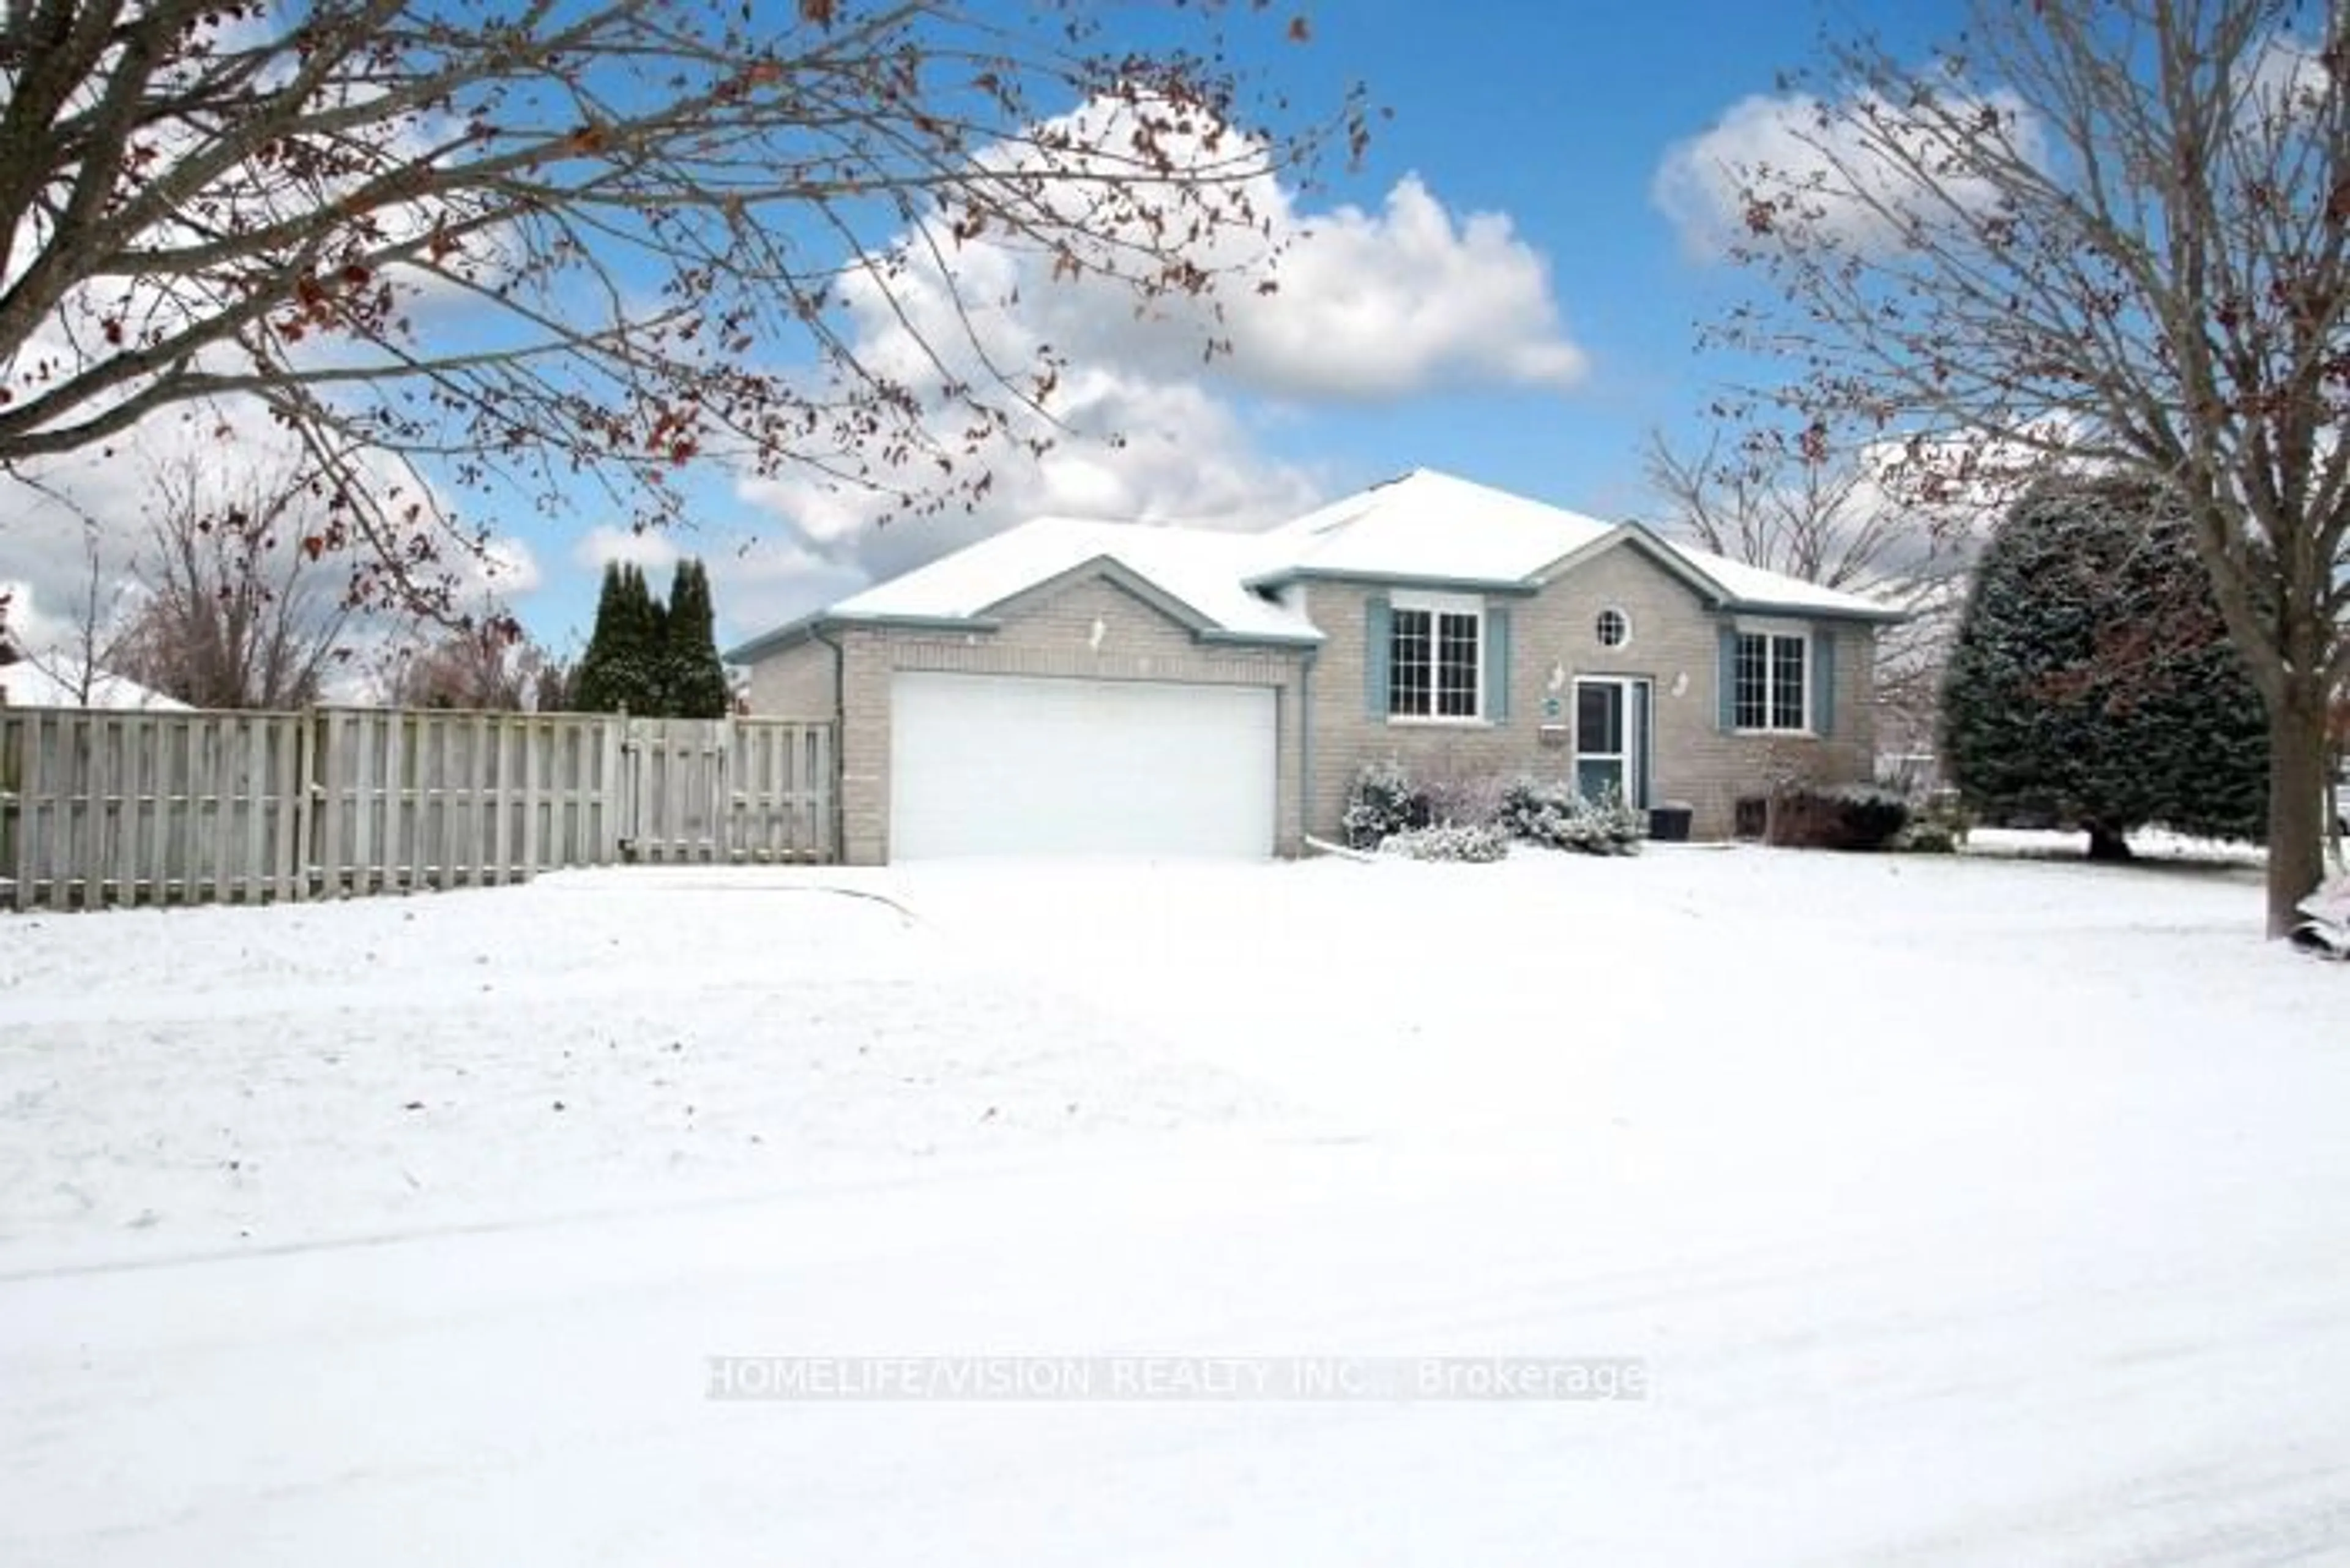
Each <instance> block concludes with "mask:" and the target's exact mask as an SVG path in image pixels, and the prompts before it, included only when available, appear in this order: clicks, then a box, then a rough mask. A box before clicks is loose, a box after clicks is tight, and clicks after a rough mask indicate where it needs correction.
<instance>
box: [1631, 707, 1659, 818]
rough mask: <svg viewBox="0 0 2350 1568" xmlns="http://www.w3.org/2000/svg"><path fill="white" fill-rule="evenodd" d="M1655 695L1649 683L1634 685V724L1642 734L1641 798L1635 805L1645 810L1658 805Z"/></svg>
mask: <svg viewBox="0 0 2350 1568" xmlns="http://www.w3.org/2000/svg"><path fill="white" fill-rule="evenodd" d="M1654 695H1655V694H1654V693H1653V692H1652V691H1650V690H1649V688H1648V682H1647V681H1645V680H1636V681H1634V682H1633V683H1632V722H1634V723H1636V724H1638V726H1639V733H1640V790H1639V794H1640V798H1639V799H1638V800H1637V801H1635V802H1633V804H1634V805H1638V806H1640V807H1642V808H1644V809H1645V808H1647V807H1648V806H1651V805H1656V804H1657V781H1656V771H1657V732H1656V730H1655V728H1654V727H1653V725H1652V724H1651V723H1650V722H1649V721H1650V718H1651V717H1652V715H1653V714H1654V713H1655V711H1656V704H1655V702H1654V701H1652V699H1653V697H1654Z"/></svg>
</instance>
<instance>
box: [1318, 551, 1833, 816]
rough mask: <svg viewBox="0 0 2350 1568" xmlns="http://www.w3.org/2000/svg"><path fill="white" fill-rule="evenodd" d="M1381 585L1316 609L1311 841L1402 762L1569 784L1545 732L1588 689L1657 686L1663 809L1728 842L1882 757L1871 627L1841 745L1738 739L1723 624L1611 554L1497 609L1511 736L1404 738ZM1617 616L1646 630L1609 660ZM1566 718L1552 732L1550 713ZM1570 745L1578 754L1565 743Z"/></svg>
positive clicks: (1566, 751)
mask: <svg viewBox="0 0 2350 1568" xmlns="http://www.w3.org/2000/svg"><path fill="white" fill-rule="evenodd" d="M1394 591H1395V590H1391V589H1388V588H1384V587H1371V586H1369V585H1364V584H1352V583H1335V582H1316V583H1314V584H1312V585H1311V587H1309V588H1308V589H1307V591H1306V597H1305V607H1306V612H1307V614H1308V615H1309V616H1310V617H1311V618H1312V619H1313V621H1314V623H1315V626H1317V627H1319V628H1321V629H1322V632H1323V635H1324V637H1325V638H1326V642H1325V644H1324V646H1323V649H1322V653H1321V658H1320V661H1319V663H1318V664H1317V666H1316V668H1315V674H1314V694H1315V724H1314V736H1313V753H1314V769H1313V773H1314V776H1313V778H1312V780H1311V781H1310V782H1309V784H1308V788H1307V793H1306V822H1307V826H1308V831H1309V832H1312V833H1315V834H1319V835H1335V834H1336V832H1337V831H1338V818H1339V815H1340V813H1341V812H1342V811H1343V810H1344V808H1345V803H1346V794H1347V784H1349V783H1350V782H1351V781H1352V780H1353V778H1354V776H1355V774H1356V772H1357V769H1358V768H1360V767H1361V765H1362V764H1363V763H1367V762H1373V761H1378V760H1381V759H1386V758H1394V759H1395V760H1397V761H1399V762H1401V763H1403V764H1404V765H1405V766H1406V767H1407V768H1408V769H1410V770H1412V771H1413V772H1415V773H1418V774H1423V775H1437V774H1445V773H1448V772H1461V773H1492V772H1501V773H1515V772H1519V771H1525V772H1531V773H1534V774H1538V775H1542V776H1546V777H1552V778H1559V777H1564V776H1565V775H1566V773H1567V771H1568V768H1569V766H1570V764H1571V761H1572V756H1573V753H1572V751H1571V749H1570V748H1569V747H1568V746H1567V745H1565V744H1564V743H1561V744H1555V745H1548V744H1544V736H1543V727H1544V725H1546V724H1555V725H1560V726H1564V725H1565V724H1567V723H1568V722H1570V721H1571V720H1572V718H1573V716H1574V681H1575V677H1576V676H1578V675H1626V676H1645V677H1647V678H1648V680H1650V681H1651V682H1653V685H1654V693H1655V695H1654V702H1653V712H1654V719H1653V722H1654V726H1655V734H1654V740H1653V745H1654V753H1655V775H1654V777H1653V779H1652V781H1651V784H1650V790H1651V794H1652V796H1653V798H1655V799H1657V800H1660V801H1661V800H1678V801H1686V802H1688V803H1689V804H1690V805H1692V806H1693V807H1695V808H1696V816H1695V822H1694V824H1693V830H1694V831H1695V832H1696V833H1697V834H1698V835H1699V836H1702V837H1721V836H1727V835H1728V834H1729V832H1730V830H1731V818H1732V811H1733V805H1734V803H1735V802H1736V801H1737V799H1738V798H1739V797H1740V796H1741V795H1745V794H1760V793H1763V791H1764V790H1766V789H1767V788H1768V787H1769V782H1770V779H1771V778H1772V776H1773V774H1774V772H1777V771H1781V770H1801V771H1803V772H1804V773H1805V774H1808V775H1809V776H1812V777H1814V778H1817V779H1819V780H1821V781H1823V782H1841V781H1847V780H1858V779H1866V777H1868V774H1869V768H1870V765H1871V756H1872V751H1873V747H1872V744H1871V736H1870V729H1869V727H1870V722H1871V715H1872V712H1873V693H1872V691H1871V681H1872V680H1873V676H1874V670H1875V663H1876V660H1875V657H1874V652H1873V649H1874V645H1875V637H1874V635H1873V633H1872V631H1871V630H1870V628H1867V627H1866V626H1861V625H1856V624H1854V623H1850V622H1844V623H1839V624H1838V625H1837V626H1836V628H1835V631H1836V682H1835V687H1836V712H1835V724H1834V728H1833V738H1832V739H1829V740H1825V741H1823V740H1816V739H1811V738H1806V737H1763V736H1756V735H1736V734H1723V733H1721V732H1720V731H1719V730H1718V729H1717V728H1716V725H1715V718H1716V714H1717V711H1718V709H1717V706H1716V704H1717V701H1718V695H1717V689H1716V674H1715V666H1716V663H1717V661H1718V659H1719V656H1720V641H1719V631H1718V626H1719V622H1718V621H1717V619H1716V618H1715V617H1714V616H1713V614H1712V613H1711V612H1710V611H1708V610H1707V609H1706V608H1705V607H1703V606H1702V605H1701V604H1700V602H1699V600H1698V599H1697V597H1696V596H1695V595H1693V594H1692V593H1691V592H1690V590H1689V589H1688V588H1687V587H1684V586H1683V585H1682V584H1681V583H1680V582H1679V580H1677V579H1676V578H1674V577H1673V576H1670V575H1669V574H1668V573H1667V572H1665V571H1664V570H1663V569H1662V568H1661V567H1659V566H1657V565H1656V564H1655V563H1654V562H1653V561H1651V560H1649V559H1648V557H1646V556H1642V555H1640V554H1639V553H1638V551H1637V550H1635V549H1633V548H1629V547H1619V548H1617V549H1615V550H1612V551H1609V552H1608V553H1607V554H1606V555H1604V556H1600V557H1598V558H1597V559H1596V560H1594V561H1590V562H1587V563H1586V564H1585V565H1583V566H1579V567H1577V568H1575V570H1574V571H1572V572H1569V573H1567V574H1566V575H1565V576H1564V577H1562V578H1561V579H1560V580H1559V581H1557V582H1555V583H1554V584H1552V585H1551V586H1550V587H1547V588H1545V589H1544V590H1543V591H1542V592H1541V593H1540V594H1538V595H1535V596H1534V597H1530V598H1516V597H1513V598H1496V599H1493V600H1492V601H1491V602H1492V603H1494V604H1501V605H1507V606H1508V607H1509V608H1510V611H1511V626H1510V629H1511V654H1512V657H1511V666H1512V668H1511V679H1510V716H1509V720H1508V722H1506V723H1504V724H1499V725H1493V724H1482V723H1481V724H1447V723H1429V722H1419V723H1411V722H1388V721H1386V720H1379V719H1373V718H1371V717H1369V716H1368V713H1367V705H1366V701H1365V691H1364V685H1363V680H1364V670H1363V659H1364V617H1365V608H1364V607H1365V605H1366V603H1367V599H1368V598H1369V597H1370V596H1371V595H1372V594H1374V593H1388V594H1392V593H1393V592H1394ZM1609 606H1613V607H1617V608H1618V609H1621V610H1622V611H1623V612H1624V613H1625V614H1626V615H1627V617H1628V618H1630V620H1631V625H1632V636H1631V639H1630V640H1629V641H1628V642H1627V644H1625V645H1624V646H1623V647H1620V648H1615V649H1607V648H1602V647H1600V646H1599V642H1598V638H1597V635H1596V630H1595V624H1596V620H1597V618H1598V615H1599V611H1600V610H1601V609H1602V608H1604V607H1609ZM1554 678H1555V679H1556V680H1557V682H1558V685H1557V690H1556V692H1555V695H1556V696H1557V698H1558V700H1559V708H1560V711H1559V714H1558V716H1557V717H1556V718H1555V719H1550V718H1545V716H1544V698H1545V697H1546V696H1550V695H1553V692H1552V683H1553V680H1554ZM1556 739H1557V740H1559V741H1560V742H1565V739H1566V736H1565V733H1564V732H1560V733H1558V734H1557V735H1556Z"/></svg>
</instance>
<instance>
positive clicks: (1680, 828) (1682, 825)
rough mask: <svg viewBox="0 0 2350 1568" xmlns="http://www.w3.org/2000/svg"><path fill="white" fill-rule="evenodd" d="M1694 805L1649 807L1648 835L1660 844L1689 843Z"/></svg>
mask: <svg viewBox="0 0 2350 1568" xmlns="http://www.w3.org/2000/svg"><path fill="white" fill-rule="evenodd" d="M1694 815H1696V810H1695V808H1694V807H1691V806H1686V805H1670V804H1669V805H1658V806H1651V807H1649V808H1648V836H1649V837H1650V838H1653V839H1655V840H1656V841H1657V842H1658V843H1659V844H1687V843H1688V842H1689V836H1690V817H1692V816H1694Z"/></svg>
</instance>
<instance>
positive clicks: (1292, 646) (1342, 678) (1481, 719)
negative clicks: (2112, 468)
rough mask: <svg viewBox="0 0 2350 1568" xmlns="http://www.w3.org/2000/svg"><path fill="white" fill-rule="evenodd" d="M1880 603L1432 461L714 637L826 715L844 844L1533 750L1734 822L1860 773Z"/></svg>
mask: <svg viewBox="0 0 2350 1568" xmlns="http://www.w3.org/2000/svg"><path fill="white" fill-rule="evenodd" d="M1895 619H1898V612H1894V611H1891V610H1888V609H1887V607H1885V606H1884V605H1882V604H1880V603H1878V602H1877V601H1874V600H1871V599H1866V598H1862V597H1858V596H1856V595H1852V594H1846V593H1839V592H1836V591H1834V590H1830V589H1826V588H1822V587H1817V586H1815V585H1814V584H1811V583H1807V582H1803V581H1800V580H1797V579H1795V578H1792V577H1787V576H1781V575H1779V574H1777V573H1773V572H1766V571H1763V570H1760V569H1757V568H1755V567H1752V566H1744V565H1742V564H1740V563H1737V562H1733V561H1730V560H1726V559H1723V558H1722V557H1720V556H1711V555H1708V554H1705V553H1703V552H1700V551H1696V550H1692V549H1690V548H1688V547H1686V546H1682V545H1676V544H1672V543H1670V542H1668V541H1667V540H1665V539H1663V538H1660V537H1659V535H1655V534H1653V533H1651V532H1649V531H1648V529H1646V528H1643V527H1641V526H1640V525H1638V524H1629V523H1627V524H1607V523H1603V522H1599V521H1597V520H1596V519H1594V518H1590V517H1586V516H1583V515H1580V514H1575V513H1573V512H1567V511H1563V510H1561V509H1559V508H1556V507H1554V506H1550V505H1546V504H1542V503H1539V502H1535V501H1531V500H1528V499H1525V498H1523V497H1521V496H1516V495H1512V494H1508V493H1503V492H1501V491H1497V490H1493V489H1491V488H1488V487H1486V486H1483V485H1479V484H1475V483H1470V482H1468V481H1465V480H1461V479H1457V478H1453V477H1451V476H1449V475H1446V474H1441V473H1436V472H1429V471H1425V470H1421V471H1418V472H1412V473H1410V474H1408V475H1406V476H1404V477H1403V478H1401V479H1398V480H1394V481H1391V482H1389V483H1385V484H1380V485H1377V486H1374V487H1373V488H1371V489H1369V490H1367V491H1364V492H1362V493H1359V494H1357V495H1352V496H1349V497H1347V499H1345V500H1343V501H1339V502H1336V503H1335V504H1331V505H1328V506H1325V507H1323V508H1321V509H1319V510H1317V511H1315V512H1314V513H1311V514H1308V515H1306V516H1304V517H1300V518H1298V519H1296V520H1295V521H1294V522H1291V523H1287V524H1283V525H1281V526H1278V527H1275V528H1273V529H1271V530H1269V531H1267V532H1264V533H1261V534H1234V533H1225V532H1213V531H1208V530H1201V529H1189V528H1174V527H1159V526H1150V525H1143V524H1128V523H1097V522H1081V521H1076V520H1071V519H1066V518H1044V519H1040V520H1037V521H1035V522H1032V523H1028V524H1024V525H1022V526H1019V527H1016V528H1014V529H1011V530H1009V531H1007V532H1005V533H1003V534H1001V535H995V536H994V537H993V538H990V539H987V540H984V541H982V542H981V543H979V544H977V545H972V546H971V547H969V548H967V549H964V550H960V551H957V552H956V553H954V554H952V555H950V556H945V557H943V558H941V559H940V560H938V561H934V562H932V563H931V564H930V565H929V566H923V567H921V568H920V569H918V570H915V571H912V572H910V573H908V574H906V575H905V576H900V577H898V578H894V579H892V580H890V581H889V582H885V583H881V584H879V585H876V586H875V587H871V588H868V589H867V590H866V591H865V592H863V593H860V594H858V595H856V596H855V597H851V598H848V599H847V600H844V601H842V602H841V603H839V604H837V605H834V606H832V607H830V608H828V609H826V610H823V611H820V612H818V613H816V614H815V615H813V616H809V617H806V618H802V619H800V620H797V621H795V622H793V623H791V624H789V625H787V626H784V627H780V628H776V629H775V630H774V631H772V632H770V633H768V634H767V635H765V636H764V637H759V638H755V639H752V640H751V641H749V642H747V643H744V644H743V645H742V646H741V647H739V648H736V649H732V650H731V651H730V652H729V653H728V655H727V658H728V660H729V661H730V662H733V663H739V664H743V665H745V666H747V667H748V668H749V670H750V672H751V673H750V701H751V707H752V710H753V711H754V712H759V713H767V714H788V715H792V716H798V717H829V718H833V719H836V720H837V722H839V725H840V736H841V743H840V749H839V759H840V760H839V766H840V780H839V783H840V800H841V811H842V825H841V826H842V849H843V853H844V856H845V857H846V858H847V859H848V860H849V861H851V862H852V863H876V862H880V861H884V860H888V859H889V858H892V857H899V858H905V857H921V856H931V855H952V854H972V853H1014V852H1043V853H1124V854H1176V853H1228V854H1233V853H1237V854H1258V855H1262V854H1266V853H1278V854H1291V853H1295V852H1296V851H1297V850H1298V849H1299V848H1300V847H1301V846H1303V843H1304V840H1305V838H1306V837H1307V836H1336V834H1337V833H1338V830H1339V816H1340V814H1341V812H1342V811H1343V810H1344V807H1345V801H1346V794H1347V787H1348V784H1349V783H1350V782H1351V781H1352V780H1353V778H1354V777H1355V775H1356V774H1357V771H1358V770H1359V769H1360V768H1361V767H1362V765H1363V764H1364V763H1369V762H1374V761H1378V760H1383V759H1388V758H1393V759H1396V760H1399V761H1400V762H1402V763H1404V764H1405V765H1406V766H1407V767H1408V768H1410V769H1412V770H1414V771H1415V772H1417V773H1419V774H1422V775H1424V776H1425V775H1441V774H1455V775H1465V774H1515V773H1519V772H1528V773H1534V774H1539V775H1543V776H1547V777H1553V778H1561V777H1563V778H1567V779H1571V780H1573V781H1575V784H1577V785H1578V786H1579V787H1580V788H1581V789H1582V791H1583V792H1584V793H1585V794H1598V793H1600V792H1602V791H1614V792H1617V793H1619V794H1622V795H1623V796H1624V797H1625V798H1626V799H1627V800H1630V801H1633V802H1635V803H1638V804H1641V805H1657V804H1661V803H1665V802H1674V803H1679V804H1685V805H1687V806H1688V807H1690V810H1691V812H1692V815H1693V826H1694V829H1695V831H1696V832H1697V833H1698V834H1699V835H1700V836H1725V835H1727V834H1729V833H1731V831H1732V829H1733V826H1734V825H1735V824H1736V822H1737V820H1738V817H1739V815H1740V808H1741V805H1742V803H1745V802H1751V801H1754V800H1757V799H1759V798H1760V797H1761V796H1763V794H1765V793H1767V791H1768V789H1769V788H1770V787H1771V784H1772V783H1773V780H1774V779H1779V778H1784V777H1787V776H1790V775H1798V774H1799V775H1801V776H1804V777H1808V778H1812V779H1815V780H1818V781H1821V782H1836V781H1844V780H1865V779H1866V778H1867V777H1868V775H1869V772H1870V766H1871V757H1872V752H1873V746H1872V735H1871V723H1872V716H1871V715H1872V701H1871V685H1872V680H1873V671H1874V666H1875V662H1876V659H1875V645H1876V637H1877V628H1878V627H1879V626H1881V625H1884V624H1886V623H1887V622H1889V621H1892V620H1895Z"/></svg>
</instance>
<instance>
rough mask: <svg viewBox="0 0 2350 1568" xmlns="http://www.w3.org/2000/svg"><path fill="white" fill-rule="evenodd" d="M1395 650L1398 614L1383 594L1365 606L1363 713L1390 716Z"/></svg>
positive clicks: (1368, 600) (1373, 598) (1371, 598)
mask: <svg viewBox="0 0 2350 1568" xmlns="http://www.w3.org/2000/svg"><path fill="white" fill-rule="evenodd" d="M1394 647H1395V611H1394V609H1393V607H1391V606H1389V605H1388V601H1387V597H1386V596H1385V595H1383V594H1374V595H1372V596H1371V597H1369V598H1368V599H1367V600H1365V601H1364V603H1363V711H1364V712H1365V713H1366V714H1367V716H1369V717H1371V718H1374V719H1384V718H1386V717H1387V716H1388V657H1389V656H1390V654H1391V653H1392V652H1393V651H1394Z"/></svg>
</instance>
